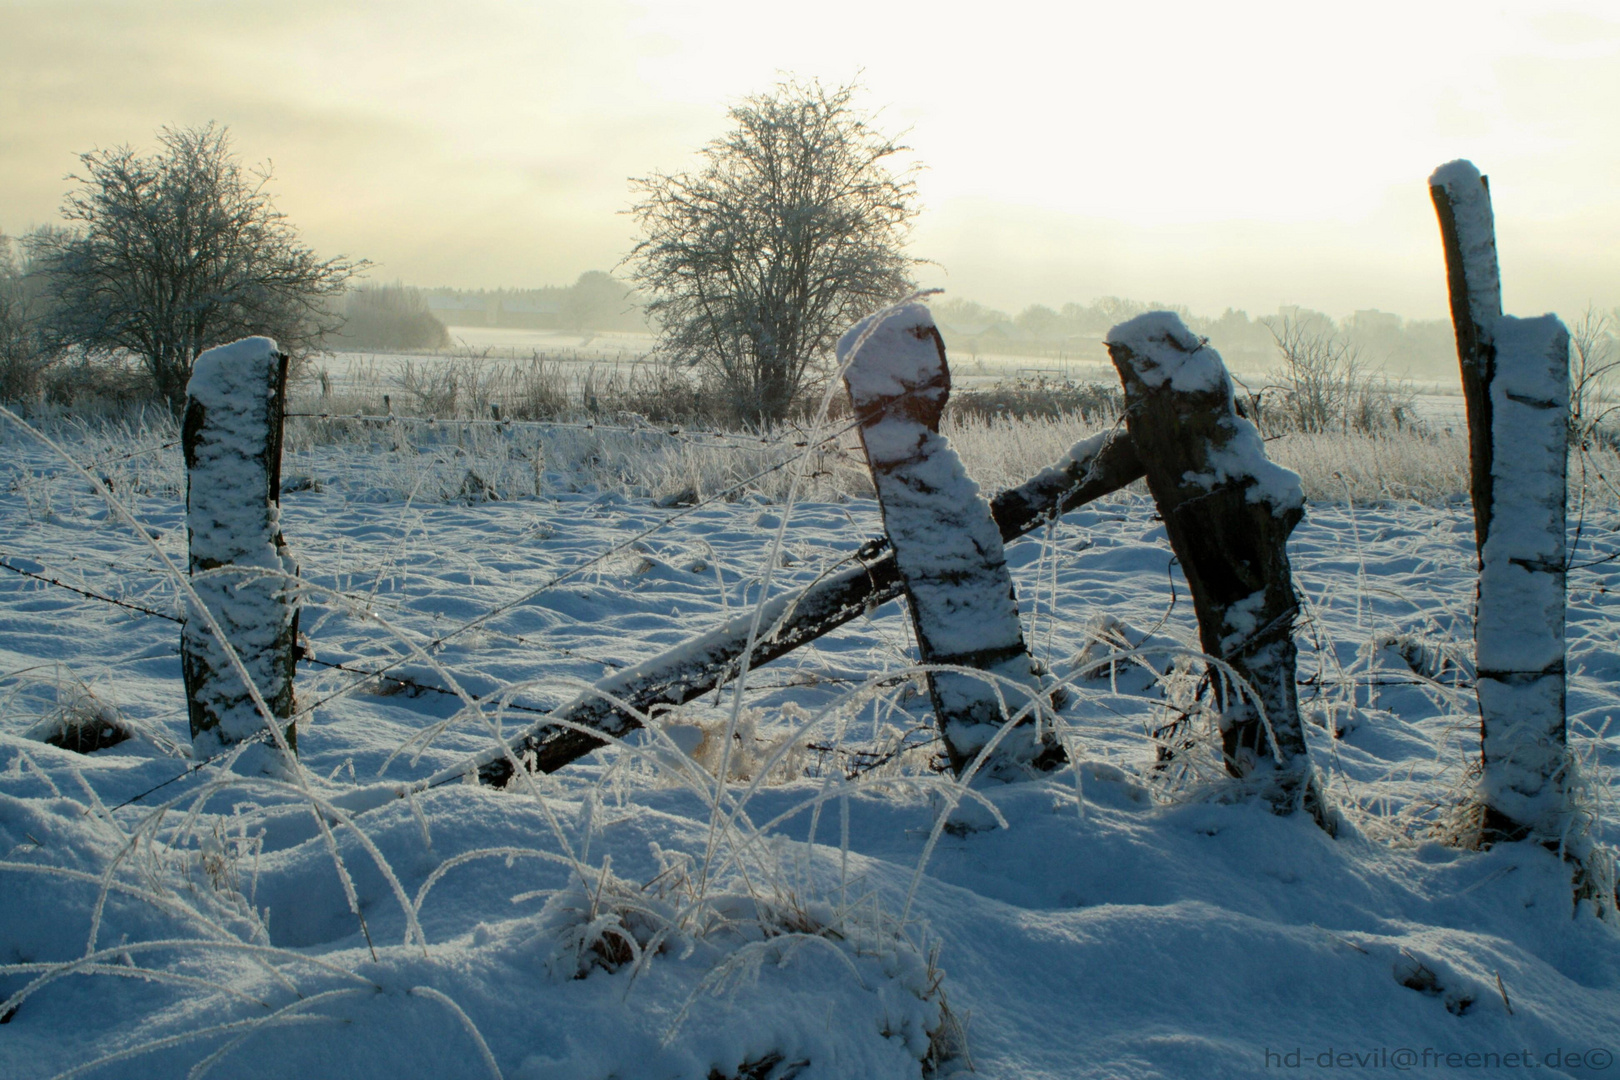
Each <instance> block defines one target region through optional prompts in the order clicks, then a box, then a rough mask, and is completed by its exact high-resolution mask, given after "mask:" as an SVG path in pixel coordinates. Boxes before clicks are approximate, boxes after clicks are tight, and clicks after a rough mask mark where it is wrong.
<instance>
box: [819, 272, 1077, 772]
mask: <svg viewBox="0 0 1620 1080" xmlns="http://www.w3.org/2000/svg"><path fill="white" fill-rule="evenodd" d="M838 355H839V360H840V362H841V363H842V364H843V365H844V384H845V385H846V386H847V387H848V388H849V398H850V403H851V405H852V406H853V407H854V410H855V415H856V416H858V417H860V418H861V421H860V435H861V445H862V446H863V447H864V448H865V450H866V460H867V464H868V465H869V466H870V468H871V470H872V483H873V485H874V486H875V487H876V489H877V496H878V504H879V506H880V507H881V509H882V511H883V525H884V531H885V532H886V533H887V534H888V537H889V542H890V543H891V544H892V545H893V546H894V553H895V562H896V565H897V566H898V568H899V570H900V576H901V578H902V579H903V580H904V582H905V590H906V600H907V607H908V608H909V609H910V611H911V622H912V626H913V628H914V629H915V631H916V635H917V651H918V654H919V655H920V657H921V659H922V662H923V663H924V664H927V665H941V666H947V665H948V666H953V667H960V668H968V669H971V670H972V671H973V672H984V673H985V675H987V676H990V678H986V677H983V676H980V675H977V674H972V673H970V672H968V671H929V672H928V673H927V679H928V694H929V697H930V698H931V699H932V700H933V704H934V716H935V718H936V720H937V721H938V723H939V728H940V732H941V734H942V735H943V736H944V740H945V752H946V755H947V756H948V757H949V759H950V763H951V769H952V771H954V772H955V773H956V774H957V775H958V776H960V775H961V774H962V773H963V772H965V771H966V770H967V769H968V768H969V767H970V766H972V765H973V763H974V761H975V760H976V759H978V758H979V757H980V756H981V755H982V754H984V753H985V751H986V747H988V746H989V744H990V742H991V740H992V739H993V738H994V737H995V736H996V734H997V733H998V732H999V731H1000V730H1001V728H1002V727H1003V725H1005V724H1006V723H1007V722H1008V720H1009V719H1010V718H1011V717H1012V716H1013V715H1014V714H1016V713H1018V712H1019V711H1021V710H1032V709H1040V708H1042V706H1041V705H1040V704H1035V705H1033V706H1032V705H1031V702H1039V699H1040V697H1041V685H1040V678H1039V676H1038V675H1037V674H1036V671H1035V662H1034V660H1033V659H1032V658H1031V657H1030V655H1029V649H1028V647H1027V646H1026V645H1025V644H1024V634H1023V628H1022V626H1021V625H1020V624H1019V621H1018V600H1017V597H1016V595H1015V593H1014V591H1013V584H1012V575H1011V574H1010V573H1009V572H1008V570H1007V559H1006V556H1005V554H1004V553H1003V551H1002V546H1001V534H1000V533H999V532H998V531H997V529H996V523H995V521H994V519H992V517H991V516H990V506H989V504H988V503H986V502H985V501H984V499H983V497H981V496H980V495H979V485H977V484H975V483H974V482H973V481H972V480H971V479H969V477H968V475H967V470H965V469H964V468H963V467H962V462H961V459H960V458H958V457H957V455H956V451H955V450H953V449H951V445H950V443H949V442H947V441H946V440H945V438H944V437H943V436H941V435H940V434H939V420H940V415H941V413H943V411H944V409H945V402H946V400H947V399H948V398H949V397H950V391H951V373H950V368H949V366H948V365H947V364H946V361H945V343H944V342H943V341H942V340H941V339H940V336H939V331H938V330H937V329H936V328H935V327H934V320H933V317H932V316H931V315H930V314H929V311H928V308H927V307H926V306H924V305H923V304H908V305H906V306H905V307H903V308H900V309H898V310H890V311H886V312H881V313H879V314H878V315H874V316H871V317H870V318H868V319H865V320H863V321H862V322H860V323H857V324H856V325H855V326H854V327H853V328H852V329H851V330H850V331H849V332H848V333H846V334H845V335H844V336H843V338H842V339H841V340H840V341H839V343H838ZM1037 720H1038V717H1033V716H1026V717H1025V719H1024V720H1022V721H1021V722H1020V723H1019V725H1018V727H1017V729H1016V730H1014V731H1012V732H1010V733H1008V734H1006V735H1004V736H1003V737H1002V739H1001V742H1000V743H999V744H997V746H996V748H995V749H994V750H993V751H991V752H990V756H989V757H988V758H986V759H985V760H984V762H983V763H982V765H981V767H982V769H983V770H984V771H985V772H986V773H988V774H989V775H991V776H995V777H999V778H1002V779H1008V780H1010V779H1015V778H1016V777H1017V776H1019V775H1020V774H1025V775H1027V774H1028V772H1029V771H1030V770H1031V769H1032V768H1042V767H1051V766H1053V765H1056V764H1057V763H1059V762H1061V761H1062V760H1063V756H1062V748H1061V747H1060V746H1058V745H1057V744H1056V743H1055V742H1053V741H1052V740H1050V739H1049V738H1043V737H1042V735H1041V733H1040V731H1039V725H1038V723H1037V722H1036V721H1037Z"/></svg>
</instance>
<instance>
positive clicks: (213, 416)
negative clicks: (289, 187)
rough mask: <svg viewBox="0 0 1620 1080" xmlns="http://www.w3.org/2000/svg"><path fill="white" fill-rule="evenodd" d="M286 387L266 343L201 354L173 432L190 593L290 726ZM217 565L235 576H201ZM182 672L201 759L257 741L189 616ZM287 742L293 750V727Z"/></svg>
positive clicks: (258, 724) (242, 690)
mask: <svg viewBox="0 0 1620 1080" xmlns="http://www.w3.org/2000/svg"><path fill="white" fill-rule="evenodd" d="M286 384H287V357H286V356H285V355H284V354H282V353H281V352H279V351H278V350H277V349H276V343H275V342H273V341H271V340H270V339H268V338H262V337H254V338H244V339H242V340H241V341H237V342H234V343H232V344H230V345H222V346H219V347H218V348H213V349H209V350H208V351H206V352H204V353H203V354H202V355H201V356H199V357H198V358H197V362H196V364H195V366H194V367H193V368H192V374H191V382H190V383H189V384H188V385H187V387H186V395H187V400H186V413H185V420H184V422H183V424H182V427H181V434H180V438H181V447H182V450H183V452H184V454H185V461H186V536H187V543H188V545H189V548H190V558H189V566H190V571H191V574H192V587H193V588H194V589H195V590H196V592H197V595H198V597H199V598H200V599H201V601H202V602H203V603H204V604H205V605H207V608H208V610H209V612H210V613H211V614H212V615H213V616H214V618H215V620H217V621H218V623H219V625H220V628H221V629H222V630H223V631H224V633H225V637H226V639H227V640H228V641H229V642H230V644H231V647H232V648H233V649H235V650H236V653H237V655H238V657H239V658H240V659H241V661H242V665H243V666H244V667H245V668H246V669H247V671H248V673H249V674H250V675H252V677H253V682H254V685H255V686H256V687H257V689H258V691H259V693H260V694H261V695H262V697H263V698H264V701H265V704H267V705H268V706H269V708H270V712H271V714H272V715H273V716H274V717H276V719H277V720H286V719H288V718H289V717H291V716H292V712H293V674H294V668H295V661H296V657H295V653H294V645H295V643H296V641H297V637H298V611H297V607H296V602H295V600H294V597H293V595H292V592H291V590H289V589H288V588H287V584H286V579H285V577H284V575H285V574H286V573H289V572H292V571H293V570H294V567H293V564H292V561H291V558H290V557H289V556H288V554H287V550H286V545H285V543H284V542H283V540H282V536H281V524H280V510H281V506H280V504H281V439H282V423H283V419H284V414H285V412H286V398H285V395H286ZM222 567H229V568H232V569H233V570H235V571H240V572H227V573H213V574H210V573H208V571H217V570H219V569H220V568H222ZM254 571H264V572H265V573H261V574H255V573H254ZM180 665H181V671H182V672H183V674H184V677H185V684H186V705H187V709H188V711H189V713H190V717H191V740H192V746H193V748H194V749H195V751H196V754H197V756H198V757H199V758H202V757H207V756H209V755H211V754H215V753H218V752H219V751H220V750H221V749H222V748H224V747H227V746H231V745H233V744H235V743H239V742H242V741H243V740H245V739H249V738H251V737H253V736H255V735H258V734H260V733H261V732H263V731H264V727H265V718H264V716H263V715H261V713H260V712H259V709H258V707H257V706H256V705H255V704H254V701H253V698H252V695H251V694H250V693H249V692H248V689H247V687H245V686H244V685H243V683H242V680H241V678H240V676H239V675H238V673H237V671H236V669H235V668H234V667H233V666H232V665H231V663H230V661H229V659H228V658H227V657H226V654H225V650H224V648H223V647H222V646H221V644H220V642H219V640H218V639H217V638H216V637H215V635H214V634H213V632H212V630H211V629H210V627H209V626H208V624H207V622H205V621H204V620H203V618H202V617H201V616H200V614H199V613H198V612H197V611H196V610H192V611H191V612H189V613H188V616H187V619H186V622H185V626H184V627H183V628H182V630H181V636H180ZM285 733H286V738H287V742H288V744H289V745H294V739H295V731H294V729H293V726H292V725H291V724H287V725H286V728H285Z"/></svg>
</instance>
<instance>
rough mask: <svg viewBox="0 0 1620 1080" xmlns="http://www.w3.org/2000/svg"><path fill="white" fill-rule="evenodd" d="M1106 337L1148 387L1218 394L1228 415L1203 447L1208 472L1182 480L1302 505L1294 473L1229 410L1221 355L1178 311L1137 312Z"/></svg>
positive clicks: (1285, 505)
mask: <svg viewBox="0 0 1620 1080" xmlns="http://www.w3.org/2000/svg"><path fill="white" fill-rule="evenodd" d="M1106 341H1107V344H1109V345H1123V346H1125V347H1126V348H1128V349H1129V350H1130V352H1131V356H1132V365H1133V367H1134V369H1135V371H1136V375H1137V377H1138V378H1140V379H1141V380H1142V382H1143V383H1144V384H1145V385H1147V386H1148V387H1150V388H1158V387H1163V386H1166V385H1168V386H1169V388H1170V389H1171V390H1173V391H1176V392H1180V393H1219V394H1222V395H1224V397H1225V399H1226V408H1227V414H1228V415H1227V416H1226V417H1225V418H1224V419H1223V420H1222V423H1221V426H1220V429H1219V434H1218V435H1217V436H1216V439H1217V441H1215V442H1213V443H1212V445H1211V446H1210V448H1209V464H1210V466H1211V468H1210V471H1208V472H1204V473H1188V474H1187V475H1185V476H1184V477H1182V482H1183V483H1185V484H1189V485H1196V486H1198V487H1202V488H1205V489H1206V490H1210V491H1213V490H1215V489H1216V488H1218V487H1224V486H1226V485H1228V484H1241V485H1244V487H1245V488H1246V491H1247V493H1246V495H1245V498H1247V499H1248V501H1249V502H1264V503H1267V504H1268V505H1270V506H1273V507H1275V508H1277V509H1278V510H1290V509H1295V508H1298V507H1301V506H1303V505H1305V492H1304V489H1303V488H1302V487H1300V482H1299V474H1298V473H1295V472H1293V471H1292V470H1290V469H1285V468H1283V467H1282V466H1281V465H1278V464H1276V463H1275V462H1273V461H1272V460H1271V459H1270V458H1268V457H1266V444H1265V440H1264V439H1262V438H1261V437H1260V431H1259V429H1257V428H1256V427H1255V426H1254V425H1253V424H1252V423H1250V422H1249V421H1247V420H1245V419H1243V418H1242V417H1241V416H1238V415H1236V413H1235V412H1234V411H1233V409H1232V378H1231V376H1230V375H1228V374H1227V371H1226V364H1225V362H1223V361H1222V360H1221V354H1220V353H1218V352H1216V351H1215V350H1214V349H1213V348H1211V347H1210V346H1209V344H1208V343H1207V342H1205V341H1202V340H1200V339H1199V337H1198V336H1197V335H1196V334H1194V333H1193V332H1192V331H1191V330H1188V329H1187V327H1186V325H1185V324H1184V323H1183V322H1182V321H1181V317H1180V316H1179V315H1177V314H1175V313H1174V312H1171V311H1150V312H1148V313H1147V314H1145V315H1138V316H1137V317H1136V318H1134V319H1131V320H1129V321H1127V322H1123V323H1120V324H1119V325H1118V326H1116V327H1114V328H1113V329H1112V330H1110V331H1109V332H1108V337H1107V339H1106Z"/></svg>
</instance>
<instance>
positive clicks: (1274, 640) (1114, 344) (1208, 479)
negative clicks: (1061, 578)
mask: <svg viewBox="0 0 1620 1080" xmlns="http://www.w3.org/2000/svg"><path fill="white" fill-rule="evenodd" d="M1106 342H1107V345H1108V355H1109V357H1110V359H1112V360H1113V362H1114V366H1115V367H1116V368H1118V369H1119V377H1120V381H1121V382H1122V383H1123V384H1124V386H1125V424H1126V427H1127V428H1128V429H1129V431H1130V433H1131V441H1132V442H1133V443H1134V444H1135V446H1136V453H1137V456H1138V457H1139V458H1140V459H1141V461H1142V464H1143V466H1144V467H1145V469H1146V472H1147V484H1148V489H1149V490H1150V491H1151V492H1152V493H1153V498H1154V500H1155V501H1156V502H1157V503H1158V506H1159V512H1160V514H1162V515H1163V517H1164V526H1165V532H1166V533H1167V534H1168V535H1169V538H1170V546H1171V548H1172V549H1173V550H1174V551H1175V553H1176V557H1177V559H1179V560H1180V562H1181V568H1182V571H1183V573H1185V574H1186V576H1187V585H1188V588H1189V589H1190V590H1191V592H1192V598H1193V609H1194V611H1195V612H1196V613H1197V616H1198V636H1199V640H1200V642H1201V643H1202V646H1203V649H1204V652H1206V653H1207V654H1209V655H1210V656H1213V657H1216V658H1218V659H1220V660H1222V661H1224V662H1225V663H1227V664H1230V665H1231V667H1232V670H1233V671H1235V672H1236V673H1237V674H1238V675H1239V676H1240V677H1241V678H1242V679H1243V680H1244V681H1245V682H1247V683H1248V684H1249V686H1250V687H1251V688H1252V689H1253V693H1254V696H1255V697H1258V698H1259V701H1260V704H1261V705H1262V706H1263V707H1264V710H1265V713H1264V717H1263V718H1262V716H1261V713H1260V710H1258V709H1256V708H1255V704H1254V701H1253V700H1252V699H1251V697H1250V696H1249V694H1248V693H1246V692H1244V691H1243V690H1242V689H1241V688H1236V687H1231V686H1229V685H1227V684H1226V683H1227V681H1226V680H1225V679H1224V678H1222V677H1221V676H1220V674H1219V673H1218V672H1211V676H1212V679H1213V682H1214V685H1215V687H1216V694H1217V702H1218V703H1219V707H1220V710H1221V742H1222V749H1223V755H1224V757H1225V762H1226V768H1227V771H1228V772H1230V773H1231V774H1232V775H1233V776H1239V777H1242V776H1254V777H1255V778H1256V779H1257V780H1259V781H1261V782H1262V783H1264V784H1265V785H1266V788H1267V790H1266V792H1265V795H1266V798H1267V799H1268V800H1269V801H1270V802H1271V804H1272V807H1273V809H1275V810H1276V811H1277V812H1278V813H1283V814H1286V813H1292V812H1293V811H1294V809H1296V808H1297V807H1298V806H1299V805H1301V804H1302V803H1303V805H1304V806H1305V808H1306V809H1307V810H1308V811H1309V812H1310V813H1311V815H1312V817H1314V818H1315V819H1316V820H1317V822H1318V823H1320V824H1322V825H1323V827H1325V828H1330V829H1331V818H1330V815H1329V814H1328V813H1327V809H1326V807H1325V806H1324V805H1323V803H1322V798H1321V793H1320V792H1319V791H1318V790H1317V786H1316V781H1315V776H1314V774H1313V772H1312V770H1311V764H1310V756H1309V754H1308V752H1307V750H1306V746H1305V733H1304V729H1303V727H1302V726H1301V724H1300V719H1299V703H1298V698H1297V692H1296V689H1295V685H1294V678H1295V647H1294V618H1295V616H1296V615H1297V614H1298V613H1299V609H1298V607H1297V606H1296V604H1295V600H1294V585H1293V576H1292V573H1291V572H1290V569H1289V565H1288V551H1287V543H1288V534H1289V533H1290V532H1292V531H1293V528H1294V526H1295V525H1296V524H1298V522H1299V520H1300V518H1301V517H1302V516H1303V515H1304V504H1305V497H1304V494H1303V492H1302V491H1301V490H1300V486H1299V477H1298V476H1296V475H1295V474H1294V473H1292V472H1289V471H1288V470H1287V469H1284V468H1282V467H1281V466H1279V465H1276V464H1273V463H1272V462H1271V461H1270V460H1268V459H1267V458H1266V452H1265V443H1264V442H1262V441H1261V438H1260V433H1259V432H1258V431H1257V430H1255V427H1254V425H1253V424H1251V423H1249V422H1248V421H1247V420H1244V419H1242V418H1241V417H1239V416H1238V415H1237V413H1236V411H1235V408H1234V406H1233V401H1232V380H1231V377H1230V376H1229V375H1228V374H1227V372H1226V365H1225V364H1224V363H1222V362H1221V358H1220V355H1219V354H1218V353H1216V352H1215V350H1214V349H1211V348H1210V347H1209V345H1208V344H1207V343H1206V342H1204V341H1202V340H1201V339H1199V338H1198V337H1196V336H1195V335H1194V334H1192V333H1191V332H1190V331H1189V330H1188V329H1187V328H1186V327H1185V326H1183V325H1182V322H1181V320H1180V319H1179V318H1178V317H1177V316H1175V315H1174V314H1172V313H1170V312H1167V311H1159V312H1150V313H1149V314H1146V315H1142V316H1139V317H1138V318H1135V319H1132V320H1130V321H1129V322H1126V323H1121V324H1120V325H1119V326H1116V327H1114V328H1113V329H1112V330H1110V331H1109V332H1108V337H1107V338H1106ZM1268 729H1269V731H1268Z"/></svg>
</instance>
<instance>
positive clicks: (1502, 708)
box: [1476, 315, 1569, 835]
mask: <svg viewBox="0 0 1620 1080" xmlns="http://www.w3.org/2000/svg"><path fill="white" fill-rule="evenodd" d="M1494 330H1495V335H1494V336H1495V342H1496V377H1495V379H1494V380H1493V381H1492V383H1491V385H1490V394H1491V411H1492V443H1493V445H1492V456H1491V482H1492V492H1493V494H1492V504H1491V524H1490V533H1489V535H1488V537H1487V539H1486V541H1485V546H1484V548H1483V549H1482V550H1481V552H1480V578H1479V612H1478V615H1477V619H1478V631H1477V634H1476V649H1477V660H1478V663H1479V667H1480V669H1481V671H1482V672H1484V671H1489V672H1510V673H1521V675H1520V677H1519V678H1518V679H1510V680H1509V681H1514V682H1517V683H1520V685H1513V686H1509V685H1506V684H1505V683H1503V682H1500V681H1498V680H1494V679H1489V678H1485V677H1484V676H1483V675H1482V676H1481V679H1480V691H1479V692H1480V694H1481V695H1482V696H1483V697H1484V698H1485V700H1486V701H1487V703H1488V704H1487V706H1486V707H1487V711H1488V712H1490V713H1491V714H1493V715H1494V716H1495V717H1497V718H1498V719H1497V720H1496V721H1494V722H1493V723H1492V724H1489V725H1487V727H1486V740H1487V743H1486V749H1487V753H1489V754H1490V755H1491V757H1492V759H1493V760H1496V761H1499V762H1502V763H1503V767H1502V768H1499V769H1496V770H1492V771H1489V772H1488V774H1487V776H1486V778H1485V779H1486V783H1487V785H1488V786H1489V790H1488V791H1487V792H1486V795H1487V798H1488V799H1489V801H1490V803H1491V805H1494V806H1498V807H1499V808H1501V809H1502V810H1504V811H1505V812H1508V813H1509V814H1510V815H1511V816H1513V818H1514V820H1516V821H1520V822H1524V823H1527V824H1528V823H1538V824H1539V826H1540V827H1541V828H1542V829H1543V830H1544V835H1556V833H1557V820H1558V815H1559V813H1560V811H1561V810H1562V809H1563V806H1562V802H1563V799H1562V796H1561V794H1560V793H1559V791H1558V787H1559V785H1556V784H1551V783H1548V782H1547V781H1548V778H1549V777H1551V776H1554V775H1556V774H1557V773H1559V772H1560V771H1561V770H1562V768H1563V763H1562V758H1561V751H1560V749H1559V746H1558V743H1559V742H1560V741H1561V740H1559V739H1557V738H1556V735H1557V733H1558V732H1559V731H1561V730H1562V728H1563V726H1564V679H1563V677H1562V676H1547V677H1543V678H1532V679H1530V680H1529V681H1528V682H1525V681H1524V679H1525V678H1526V677H1530V676H1535V675H1537V674H1539V673H1540V672H1543V671H1546V670H1548V669H1549V668H1551V667H1552V666H1553V665H1555V664H1557V663H1559V662H1561V661H1562V659H1563V657H1564V647H1565V641H1564V604H1565V574H1564V570H1563V567H1564V565H1565V563H1566V562H1567V561H1568V560H1567V557H1566V540H1565V520H1564V518H1565V509H1564V507H1565V486H1566V481H1565V470H1566V461H1567V438H1568V436H1567V431H1568V422H1569V359H1568V356H1569V335H1568V333H1567V332H1566V331H1565V329H1564V326H1563V324H1562V323H1560V322H1559V321H1558V319H1557V317H1556V316H1552V315H1544V316H1542V317H1540V318H1536V319H1518V318H1513V317H1511V316H1503V317H1501V318H1499V319H1498V320H1497V321H1496V322H1495V324H1494ZM1490 703H1495V704H1496V707H1495V708H1492V707H1491V705H1490Z"/></svg>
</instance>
